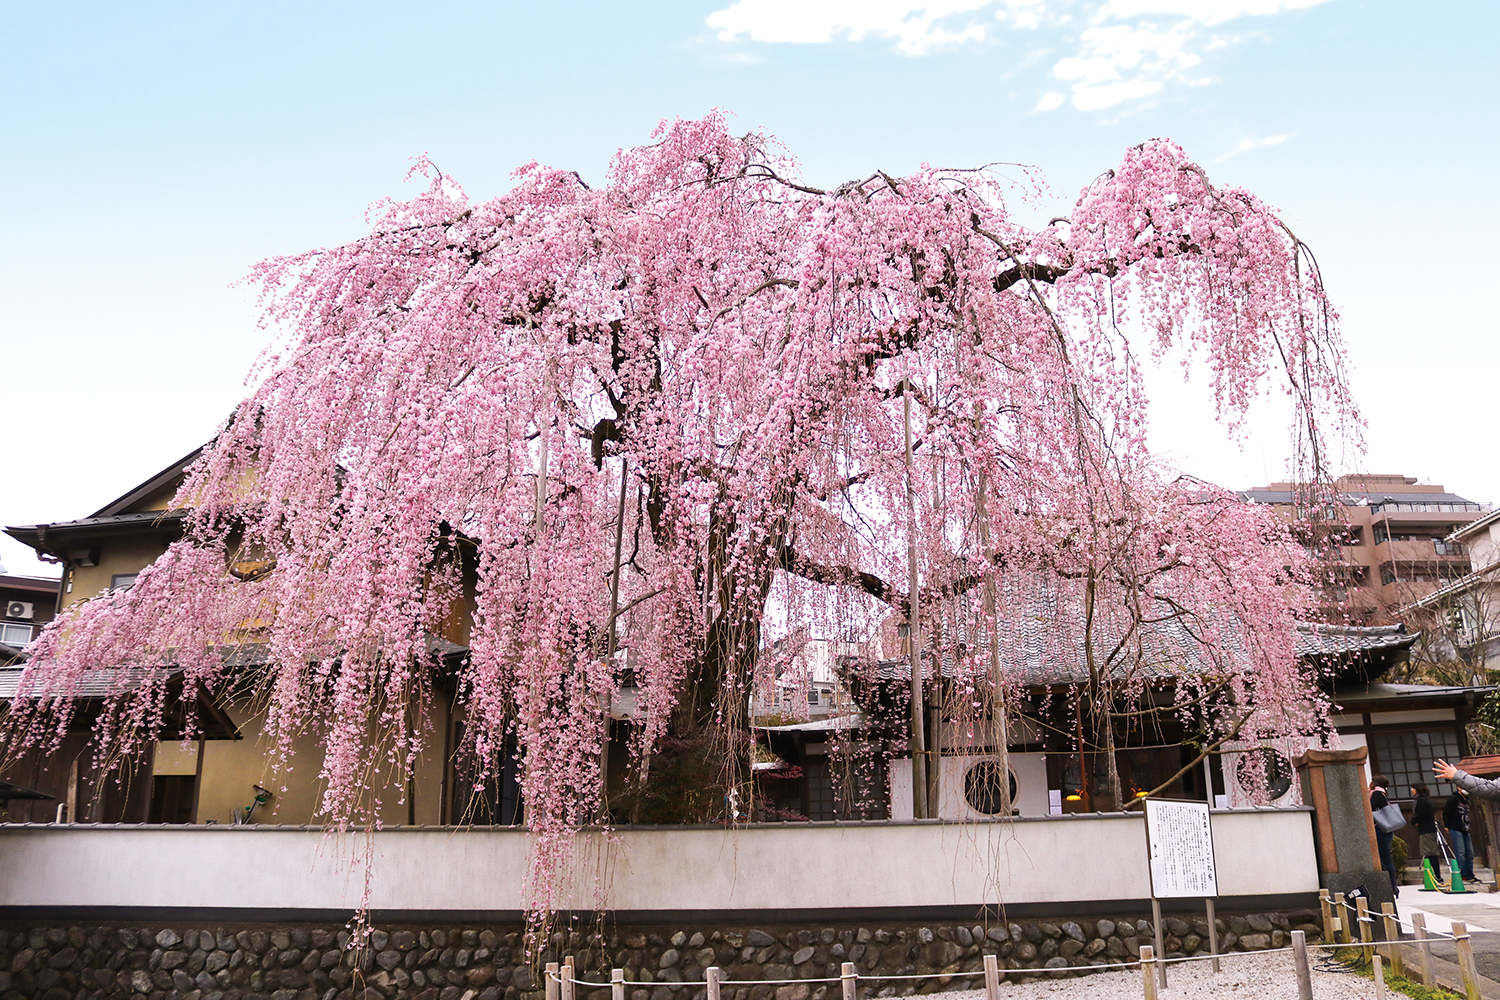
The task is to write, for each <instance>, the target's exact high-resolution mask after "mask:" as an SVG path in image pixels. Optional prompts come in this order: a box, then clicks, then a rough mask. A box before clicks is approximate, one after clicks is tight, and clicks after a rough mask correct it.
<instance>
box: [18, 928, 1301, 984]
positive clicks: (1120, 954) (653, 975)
mask: <svg viewBox="0 0 1500 1000" xmlns="http://www.w3.org/2000/svg"><path fill="white" fill-rule="evenodd" d="M1163 923H1164V925H1165V926H1164V927H1163V928H1162V930H1163V932H1164V934H1165V941H1164V943H1165V945H1166V948H1167V951H1168V953H1169V954H1170V955H1193V954H1202V953H1206V952H1207V951H1208V923H1207V921H1206V920H1205V919H1204V918H1203V917H1197V918H1189V917H1179V916H1168V917H1165V918H1164V920H1163ZM1218 923H1219V942H1220V945H1219V946H1220V950H1221V951H1233V950H1240V951H1252V950H1257V949H1261V948H1274V947H1280V946H1282V945H1285V944H1287V943H1288V941H1289V938H1288V931H1290V930H1292V929H1300V930H1304V931H1306V932H1307V935H1308V938H1309V939H1310V940H1317V939H1319V938H1320V936H1321V925H1320V923H1319V917H1318V914H1317V913H1315V912H1313V911H1310V910H1299V911H1295V912H1292V913H1285V914H1283V913H1253V914H1245V915H1231V916H1227V917H1221V918H1220V919H1219V921H1218ZM1151 939H1152V927H1151V924H1150V923H1149V921H1144V920H1138V919H1125V918H1121V919H1116V920H1110V919H1089V920H1058V921H1056V922H1052V921H1046V920H1040V921H1039V920H1019V921H1004V922H1000V921H992V922H990V923H989V924H987V925H986V924H976V923H973V922H964V923H945V922H927V923H921V924H916V923H899V924H896V923H885V924H882V923H869V924H861V925H855V924H842V925H841V924H819V925H797V926H784V925H783V926H772V925H762V926H760V927H729V926H723V927H719V928H709V927H634V926H628V927H626V926H622V927H617V928H612V929H609V930H607V931H605V932H604V933H595V932H591V931H584V930H571V931H557V932H554V933H553V935H552V937H551V939H550V941H549V943H548V947H547V948H545V949H544V950H543V952H542V953H541V954H540V955H539V956H536V963H535V964H534V963H532V962H531V961H528V958H527V955H526V954H525V949H524V946H523V941H522V935H521V933H520V929H519V928H517V927H515V926H513V925H512V926H491V927H485V926H469V927H464V926H449V925H444V926H437V925H432V924H427V925H422V926H416V925H411V926H403V925H391V926H381V927H380V928H378V929H376V930H375V931H374V932H373V933H372V934H371V937H370V942H369V947H367V948H364V949H353V948H350V947H349V943H350V938H349V933H348V931H347V930H346V929H345V928H344V927H342V926H339V925H292V924H287V925H270V924H257V925H242V926H239V927H224V926H204V925H201V924H188V923H174V924H172V925H171V926H163V925H162V924H159V923H158V924H151V925H140V924H134V923H128V924H125V923H111V924H103V923H90V924H77V923H74V924H67V923H60V922H58V923H46V924H42V923H18V922H9V923H0V1000H104V998H120V1000H541V998H542V992H541V987H542V982H541V974H540V973H539V972H538V971H537V970H538V968H539V967H540V964H541V963H545V962H549V961H560V960H561V958H562V957H563V956H564V955H572V956H574V959H575V967H576V968H577V970H578V973H579V975H578V978H579V979H582V980H586V981H589V982H594V983H604V982H607V981H608V980H609V975H610V970H611V969H614V968H621V969H624V970H625V973H626V975H625V978H626V979H627V980H630V981H634V982H638V983H641V984H643V985H636V986H631V987H627V994H628V996H629V1000H703V998H704V997H705V996H706V990H705V989H704V987H703V986H702V985H701V982H702V980H703V970H704V969H705V968H707V967H708V966H711V965H717V966H719V967H720V968H721V969H723V970H724V973H723V975H724V979H725V980H728V981H734V980H738V981H741V982H745V981H750V980H777V981H784V982H787V985H755V986H735V985H734V984H733V982H726V983H725V986H724V989H723V995H724V998H725V1000H824V997H825V996H826V995H828V994H829V993H830V991H832V992H833V995H834V996H835V997H836V996H837V991H838V986H837V984H827V983H815V982H807V980H817V979H827V978H834V977H837V976H838V975H839V972H840V966H841V964H842V963H843V962H853V963H854V964H855V965H856V966H857V967H858V969H859V972H860V974H861V975H862V976H871V977H879V976H881V975H887V976H900V975H912V974H917V973H940V974H941V976H940V978H935V979H931V980H926V981H916V982H914V981H911V980H885V981H881V980H879V979H878V978H875V979H873V980H870V981H866V980H861V982H860V994H861V996H862V997H889V996H907V995H910V994H912V993H932V992H937V991H940V990H959V989H977V988H982V986H983V975H982V970H983V963H984V956H985V955H986V954H993V955H995V956H997V957H998V959H999V964H1000V968H1001V969H1002V976H1004V977H1006V978H1009V979H1016V980H1021V981H1025V980H1030V979H1034V978H1037V977H1041V976H1048V977H1058V976H1071V975H1080V974H1084V973H1087V972H1090V971H1092V970H1093V967H1095V966H1099V965H1105V964H1109V963H1114V962H1122V961H1129V960H1131V959H1132V958H1134V957H1136V956H1137V955H1138V954H1139V946H1140V945H1142V944H1150V943H1151ZM695 981H697V983H698V985H694V982H695ZM578 995H579V998H580V1000H609V997H610V993H609V990H608V989H590V988H586V987H579V989H578Z"/></svg>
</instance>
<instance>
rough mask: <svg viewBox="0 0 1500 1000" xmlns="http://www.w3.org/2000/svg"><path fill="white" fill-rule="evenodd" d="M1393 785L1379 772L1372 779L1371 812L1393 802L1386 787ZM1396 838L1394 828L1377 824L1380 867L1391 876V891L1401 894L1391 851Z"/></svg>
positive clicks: (1376, 835)
mask: <svg viewBox="0 0 1500 1000" xmlns="http://www.w3.org/2000/svg"><path fill="white" fill-rule="evenodd" d="M1390 786H1391V782H1390V779H1389V778H1387V777H1386V776H1385V775H1383V774H1377V775H1375V776H1374V777H1373V778H1371V779H1370V812H1371V813H1374V814H1376V815H1377V816H1378V815H1379V813H1380V810H1382V809H1384V808H1386V807H1387V806H1389V805H1390V804H1391V800H1390V798H1389V797H1387V795H1386V793H1385V792H1386V789H1387V788H1389V787H1390ZM1395 839H1396V831H1395V830H1394V829H1391V830H1385V829H1382V828H1381V826H1380V823H1379V822H1377V823H1376V824H1375V843H1376V844H1377V845H1379V847H1380V867H1382V868H1384V869H1385V871H1386V874H1387V875H1389V876H1390V877H1391V893H1392V894H1393V895H1396V896H1399V895H1401V885H1400V883H1401V879H1400V878H1399V877H1398V876H1397V874H1396V857H1395V855H1393V854H1392V853H1391V841H1393V840H1395Z"/></svg>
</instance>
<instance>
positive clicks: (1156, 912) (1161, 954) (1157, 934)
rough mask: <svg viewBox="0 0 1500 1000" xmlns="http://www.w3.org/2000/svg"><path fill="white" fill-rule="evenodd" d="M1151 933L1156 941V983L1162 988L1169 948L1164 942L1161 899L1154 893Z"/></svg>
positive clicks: (1165, 977) (1152, 898) (1164, 984)
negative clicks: (1165, 960)
mask: <svg viewBox="0 0 1500 1000" xmlns="http://www.w3.org/2000/svg"><path fill="white" fill-rule="evenodd" d="M1151 934H1152V938H1153V939H1154V940H1155V941H1156V951H1154V952H1153V953H1152V954H1154V955H1155V956H1156V985H1158V986H1160V987H1161V988H1162V989H1166V988H1167V963H1166V962H1163V961H1162V959H1164V958H1166V957H1167V949H1166V946H1165V945H1164V944H1162V932H1161V900H1159V899H1157V898H1156V897H1155V896H1154V895H1153V896H1152V897H1151Z"/></svg>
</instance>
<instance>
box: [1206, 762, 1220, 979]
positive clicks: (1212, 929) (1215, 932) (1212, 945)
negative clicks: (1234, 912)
mask: <svg viewBox="0 0 1500 1000" xmlns="http://www.w3.org/2000/svg"><path fill="white" fill-rule="evenodd" d="M1206 759H1207V758H1205V760H1206ZM1203 902H1204V905H1205V907H1206V908H1207V909H1208V953H1209V954H1210V955H1212V956H1213V958H1211V959H1209V964H1210V965H1212V966H1213V967H1214V975H1216V976H1217V975H1218V974H1219V922H1218V919H1217V918H1216V917H1215V916H1214V901H1213V900H1212V899H1206V900H1204V901H1203Z"/></svg>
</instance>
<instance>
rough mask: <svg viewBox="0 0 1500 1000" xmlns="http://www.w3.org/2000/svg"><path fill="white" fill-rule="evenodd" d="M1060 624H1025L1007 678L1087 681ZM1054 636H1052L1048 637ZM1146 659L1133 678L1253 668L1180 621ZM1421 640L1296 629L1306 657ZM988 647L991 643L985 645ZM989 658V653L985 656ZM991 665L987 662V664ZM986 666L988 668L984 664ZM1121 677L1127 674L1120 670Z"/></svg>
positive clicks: (1150, 645) (1381, 628) (1378, 632)
mask: <svg viewBox="0 0 1500 1000" xmlns="http://www.w3.org/2000/svg"><path fill="white" fill-rule="evenodd" d="M1057 628H1058V626H1057V623H1056V621H1055V620H1048V619H1047V618H1046V617H1044V616H1040V615H1038V616H1036V618H1035V619H1033V620H1031V621H1028V622H1026V624H1025V627H1024V628H1023V630H1022V641H1021V642H1020V643H1019V644H1016V645H1010V646H1008V647H1007V648H1006V650H1005V652H1003V653H1002V655H1001V665H1002V668H1003V669H1004V671H1005V674H1006V676H1008V677H1011V678H1014V679H1015V680H1016V682H1017V683H1019V684H1021V685H1022V686H1024V687H1045V686H1049V685H1069V684H1081V683H1084V682H1086V681H1087V680H1088V668H1087V662H1086V657H1085V655H1084V647H1083V644H1082V642H1081V640H1077V639H1075V640H1074V641H1072V642H1070V643H1068V644H1067V645H1066V646H1064V645H1063V643H1062V642H1061V641H1060V638H1059V636H1058V635H1057V634H1056V630H1057ZM1049 632H1051V633H1052V635H1051V636H1050V637H1049V636H1048V633H1049ZM1143 632H1144V633H1145V634H1144V635H1143V638H1142V641H1141V652H1142V656H1141V660H1140V663H1139V665H1136V666H1132V667H1131V668H1130V669H1129V671H1128V673H1129V675H1130V676H1131V677H1134V678H1138V679H1141V680H1152V679H1158V678H1164V677H1180V676H1188V675H1202V674H1212V673H1220V672H1223V671H1224V670H1225V669H1231V670H1233V669H1244V668H1246V667H1248V663H1247V662H1246V660H1245V654H1244V650H1243V648H1241V647H1239V646H1238V645H1237V644H1234V643H1225V644H1224V646H1223V647H1222V659H1221V660H1220V661H1217V662H1216V661H1215V659H1214V657H1213V654H1212V653H1211V652H1210V651H1209V650H1207V649H1205V647H1204V646H1203V644H1202V643H1201V642H1200V641H1199V640H1198V639H1197V638H1196V637H1195V636H1194V635H1193V634H1192V633H1191V631H1190V630H1189V629H1188V628H1187V627H1186V626H1185V625H1184V624H1183V623H1182V621H1181V620H1180V619H1176V618H1174V619H1171V620H1168V621H1164V622H1156V623H1153V624H1151V625H1148V626H1146V627H1144V628H1143ZM1416 639H1417V636H1415V635H1408V634H1407V633H1406V631H1405V628H1404V626H1401V625H1377V626H1368V627H1361V626H1352V625H1345V626H1339V625H1314V624H1309V623H1306V622H1299V623H1298V625H1297V655H1298V656H1299V657H1304V658H1313V659H1316V658H1322V657H1328V656H1334V657H1343V656H1349V655H1352V654H1358V653H1372V652H1380V651H1385V650H1396V649H1401V648H1404V647H1406V646H1410V645H1411V644H1412V643H1413V642H1415V641H1416ZM984 645H985V648H986V649H987V648H988V644H987V643H985V644H984ZM981 656H982V657H987V654H981ZM922 659H923V664H922V666H923V671H922V673H923V677H924V678H930V677H931V676H932V654H931V652H928V653H926V654H924V655H923V658H922ZM985 662H987V659H986V660H985ZM909 663H910V661H909V660H908V659H907V657H906V656H904V655H903V656H899V657H895V658H893V659H886V660H878V661H873V662H870V661H866V662H862V663H861V662H856V661H853V660H850V661H846V668H848V669H851V670H852V671H853V672H854V673H855V674H856V675H857V676H859V677H860V678H862V679H864V680H866V681H869V682H873V683H877V684H885V683H891V682H898V681H909V680H910V678H911V668H910V666H909ZM979 665H980V666H981V667H983V666H984V663H980V664H979ZM941 669H942V675H943V676H944V677H954V676H956V675H957V674H959V673H960V672H961V671H960V670H959V669H958V667H957V666H956V665H955V662H954V659H953V656H952V654H951V653H945V654H944V656H943V662H942V668H941ZM1119 673H1120V674H1124V673H1126V671H1119Z"/></svg>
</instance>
